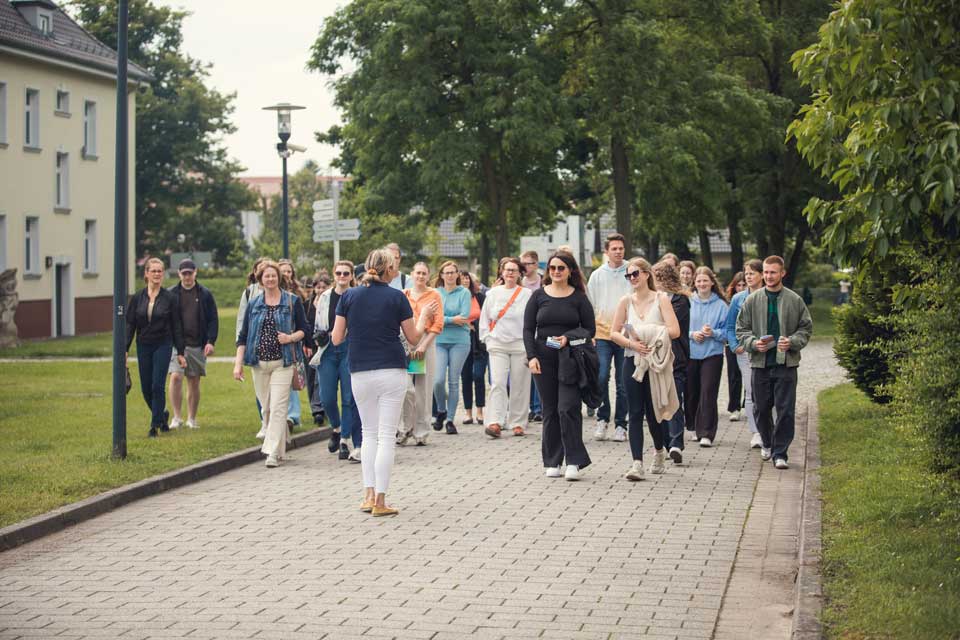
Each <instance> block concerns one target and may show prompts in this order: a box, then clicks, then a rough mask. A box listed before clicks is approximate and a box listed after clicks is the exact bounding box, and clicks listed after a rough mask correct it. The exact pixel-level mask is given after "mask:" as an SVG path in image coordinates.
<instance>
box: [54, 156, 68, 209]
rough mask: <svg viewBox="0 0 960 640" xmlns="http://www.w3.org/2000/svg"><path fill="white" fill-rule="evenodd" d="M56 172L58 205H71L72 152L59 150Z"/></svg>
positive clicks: (64, 206)
mask: <svg viewBox="0 0 960 640" xmlns="http://www.w3.org/2000/svg"><path fill="white" fill-rule="evenodd" d="M56 174H57V175H56V197H55V199H54V202H55V203H56V206H57V207H60V208H61V209H65V208H67V207H69V206H70V154H68V153H63V152H57V171H56Z"/></svg>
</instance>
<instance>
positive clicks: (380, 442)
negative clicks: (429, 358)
mask: <svg viewBox="0 0 960 640" xmlns="http://www.w3.org/2000/svg"><path fill="white" fill-rule="evenodd" d="M407 375H408V374H407V371H406V369H376V370H374V371H359V372H357V373H352V374H350V381H351V385H352V388H353V399H354V401H355V402H356V403H357V410H358V411H359V412H360V421H361V422H362V423H363V443H362V444H361V445H360V462H361V465H360V466H361V468H362V470H363V487H364V488H365V489H369V488H374V489H376V492H377V493H386V492H387V488H388V487H389V486H390V469H391V468H392V467H393V455H394V450H395V448H396V444H397V427H399V426H400V412H401V410H402V407H403V396H404V394H405V393H406V392H407V385H408V384H409V382H408V381H407Z"/></svg>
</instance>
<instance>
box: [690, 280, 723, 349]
mask: <svg viewBox="0 0 960 640" xmlns="http://www.w3.org/2000/svg"><path fill="white" fill-rule="evenodd" d="M726 319H727V303H726V302H724V301H723V299H722V298H721V297H720V296H718V295H717V294H715V293H711V294H710V298H708V299H707V300H701V299H700V296H699V295H697V294H696V293H694V294H693V295H692V296H690V359H691V360H706V359H707V358H709V357H711V356H716V355H723V344H724V342H725V341H726ZM705 324H709V325H710V327H711V328H712V329H713V335H712V336H710V337H708V338H705V339H704V341H703V342H697V341H696V340H694V339H693V332H694V331H700V330H701V329H703V325H705Z"/></svg>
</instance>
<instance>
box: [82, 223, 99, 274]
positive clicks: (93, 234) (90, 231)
mask: <svg viewBox="0 0 960 640" xmlns="http://www.w3.org/2000/svg"><path fill="white" fill-rule="evenodd" d="M83 272H84V273H96V272H97V221H96V220H85V221H84V223H83Z"/></svg>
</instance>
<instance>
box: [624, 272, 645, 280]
mask: <svg viewBox="0 0 960 640" xmlns="http://www.w3.org/2000/svg"><path fill="white" fill-rule="evenodd" d="M641 273H643V272H642V271H640V270H637V271H628V272H626V273H625V274H623V277H624V278H626V279H627V280H635V279H636V278H639V277H640V274H641Z"/></svg>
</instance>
